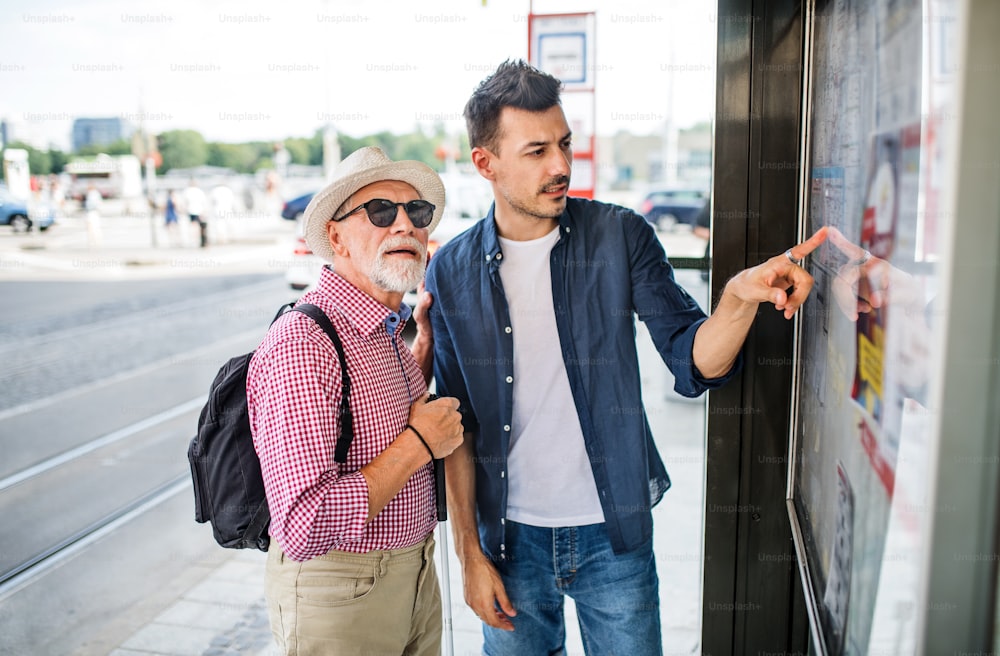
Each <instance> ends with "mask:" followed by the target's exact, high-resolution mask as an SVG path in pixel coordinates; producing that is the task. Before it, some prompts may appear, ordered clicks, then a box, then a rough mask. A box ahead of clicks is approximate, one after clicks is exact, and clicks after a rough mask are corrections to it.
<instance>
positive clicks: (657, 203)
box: [639, 189, 708, 230]
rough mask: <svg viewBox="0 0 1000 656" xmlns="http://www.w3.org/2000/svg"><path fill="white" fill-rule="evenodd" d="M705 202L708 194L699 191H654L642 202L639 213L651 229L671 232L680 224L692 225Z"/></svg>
mask: <svg viewBox="0 0 1000 656" xmlns="http://www.w3.org/2000/svg"><path fill="white" fill-rule="evenodd" d="M707 200H708V192H705V191H701V190H699V189H654V190H653V191H650V192H649V193H648V194H646V197H645V198H644V199H643V200H642V204H640V205H639V213H640V214H642V215H643V216H644V217H646V220H647V221H648V222H649V223H650V224H652V225H653V227H655V228H658V229H660V230H671V229H672V228H673V227H674V226H675V225H678V224H682V223H683V224H687V225H694V221H695V218H696V217H697V216H698V212H699V210H701V208H702V207H704V206H705V202H706V201H707Z"/></svg>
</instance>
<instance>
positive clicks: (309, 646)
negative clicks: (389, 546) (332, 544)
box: [265, 536, 441, 656]
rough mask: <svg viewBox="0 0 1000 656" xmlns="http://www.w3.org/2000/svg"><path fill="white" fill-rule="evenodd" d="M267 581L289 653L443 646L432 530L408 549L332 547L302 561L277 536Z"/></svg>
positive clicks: (419, 653) (420, 655)
mask: <svg viewBox="0 0 1000 656" xmlns="http://www.w3.org/2000/svg"><path fill="white" fill-rule="evenodd" d="M265 586H266V589H265V593H266V596H267V610H268V615H269V616H270V620H271V633H272V634H274V639H275V640H276V641H277V643H278V647H279V648H280V650H281V653H283V654H288V655H293V654H294V655H297V656H306V655H311V654H322V655H323V656H330V655H338V656H339V655H340V654H359V655H360V654H365V655H372V656H375V655H377V656H383V655H384V656H388V655H390V654H392V655H393V656H400V655H402V654H406V655H407V656H411V655H412V656H432V655H433V656H438V654H440V653H441V592H440V590H439V588H438V579H437V572H436V570H435V568H434V537H433V536H428V537H427V539H426V540H425V541H424V542H422V543H421V544H418V545H415V546H412V547H408V548H406V549H394V550H390V551H372V552H369V553H365V554H354V553H347V552H344V551H330V552H329V553H327V554H325V555H323V556H317V557H316V558H312V559H310V560H307V561H305V562H301V563H300V562H296V561H294V560H291V559H290V558H288V557H287V556H286V555H285V554H284V553H282V551H281V548H280V547H279V546H278V545H277V543H276V542H275V541H274V540H271V546H270V548H269V549H268V552H267V568H266V574H265Z"/></svg>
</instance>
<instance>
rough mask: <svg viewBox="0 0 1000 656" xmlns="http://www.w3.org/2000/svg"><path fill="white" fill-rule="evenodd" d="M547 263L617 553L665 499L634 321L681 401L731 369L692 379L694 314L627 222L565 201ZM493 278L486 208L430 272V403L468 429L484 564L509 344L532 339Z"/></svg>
mask: <svg viewBox="0 0 1000 656" xmlns="http://www.w3.org/2000/svg"><path fill="white" fill-rule="evenodd" d="M549 260H550V266H551V272H552V301H553V306H554V310H555V314H556V325H557V330H558V332H559V343H560V345H561V347H562V359H563V362H564V363H565V365H566V373H567V374H568V376H569V384H570V389H571V392H572V395H573V401H574V403H575V405H576V410H577V414H578V415H579V419H580V426H581V427H582V429H583V436H584V442H585V444H586V447H587V452H588V455H589V456H590V462H591V464H592V467H593V471H594V481H595V482H596V484H597V491H598V495H599V497H600V500H601V506H602V509H603V511H604V518H605V524H606V526H607V529H608V534H609V537H610V539H611V543H612V546H613V547H614V549H615V551H616V552H617V553H622V552H625V551H629V550H631V549H634V548H636V547H638V546H640V545H641V544H643V543H644V542H646V541H647V540H648V539H649V538H650V537H651V536H652V530H653V522H652V514H651V508H652V506H653V505H655V504H656V503H658V502H659V501H660V499H661V497H662V496H663V493H664V492H665V491H666V490H667V488H668V487H670V478H669V477H668V476H667V471H666V469H665V467H664V466H663V461H662V460H661V459H660V455H659V453H658V452H657V450H656V446H655V445H654V443H653V436H652V433H651V432H650V429H649V422H648V421H647V420H646V413H645V410H644V408H643V404H642V389H641V385H640V378H639V362H638V356H637V353H636V345H635V323H634V322H635V318H636V317H638V318H639V319H640V320H641V321H643V322H645V324H646V326H647V328H648V330H649V333H650V335H651V337H652V340H653V343H654V344H655V345H656V348H657V350H658V351H659V353H660V356H661V357H662V358H663V361H664V362H665V363H666V364H667V366H668V367H669V368H670V370H671V372H673V374H674V378H675V380H676V382H675V385H674V389H675V390H676V391H677V392H678V393H680V394H683V395H684V396H690V397H694V396H698V395H699V394H701V393H702V392H704V391H705V390H706V389H709V388H712V387H718V386H719V385H722V384H723V383H725V382H726V380H728V379H729V377H730V376H732V375H733V373H734V372H735V371H736V370H737V369H738V368H739V366H740V360H737V364H736V365H735V366H734V367H733V370H732V371H730V372H729V373H728V374H727V375H726V376H724V377H722V378H717V379H712V380H707V379H705V378H703V377H702V376H701V374H700V373H699V372H698V370H697V368H696V367H695V366H694V363H693V361H692V355H691V350H692V347H693V345H694V336H695V332H696V331H697V330H698V327H699V326H700V325H701V323H702V322H703V321H704V320H705V318H706V317H705V313H704V312H702V310H701V308H699V307H698V304H697V303H696V302H695V300H694V299H693V298H691V296H690V295H688V293H687V292H686V291H684V289H682V288H681V287H680V286H679V285H678V284H677V283H676V281H675V280H674V274H673V268H672V267H671V266H670V264H669V262H668V261H667V256H666V254H665V253H664V251H663V247H662V246H661V245H660V242H659V240H658V239H657V237H656V233H655V232H654V231H653V229H652V227H651V226H650V225H649V224H648V223H647V222H646V220H645V219H643V218H642V217H641V216H639V215H637V214H636V213H634V212H632V211H631V210H628V209H626V208H623V207H618V206H616V205H608V204H604V203H599V202H595V201H588V200H583V199H578V198H570V199H569V200H568V202H567V205H566V210H565V211H564V212H563V214H562V216H560V217H559V241H558V242H557V243H556V245H555V246H554V247H553V248H552V252H551V255H550V257H549ZM501 266H503V251H502V249H501V248H500V242H499V239H498V238H497V229H496V223H495V222H494V219H493V209H492V208H491V209H490V213H489V214H488V215H487V216H486V217H485V218H484V219H482V220H481V221H479V222H478V223H477V224H476V225H475V226H473V227H472V228H470V229H469V230H467V231H466V232H464V233H463V234H461V235H459V236H458V237H456V238H454V239H452V240H451V241H450V242H448V243H447V244H445V245H444V246H442V247H441V249H440V250H438V251H437V253H435V254H434V257H433V258H432V259H431V263H430V266H429V268H428V271H427V290H428V291H430V292H431V293H432V294H433V296H434V303H433V305H432V306H431V312H430V316H431V322H432V326H433V330H434V375H435V378H436V380H437V386H438V387H437V392H438V394H440V395H442V396H453V397H456V398H458V399H459V400H460V401H461V404H462V408H463V410H464V424H465V429H466V430H467V431H470V432H472V433H474V434H475V456H476V457H475V467H476V506H477V510H478V517H479V532H480V540H481V542H482V546H483V550H484V551H485V552H486V554H487V555H489V556H490V557H492V558H504V557H505V556H506V555H507V554H506V545H505V537H504V534H505V531H504V523H505V517H506V509H507V480H508V478H507V477H508V474H507V453H508V450H509V447H510V430H511V426H512V425H513V411H514V407H513V386H514V385H515V384H516V381H515V380H514V339H515V337H516V338H517V339H531V335H517V336H515V335H514V334H513V331H512V329H511V322H510V313H509V310H508V306H507V300H506V298H505V297H504V291H503V284H502V283H501V280H500V267H501ZM552 466H553V467H558V466H559V463H558V462H553V463H552Z"/></svg>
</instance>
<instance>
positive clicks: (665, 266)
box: [623, 213, 742, 397]
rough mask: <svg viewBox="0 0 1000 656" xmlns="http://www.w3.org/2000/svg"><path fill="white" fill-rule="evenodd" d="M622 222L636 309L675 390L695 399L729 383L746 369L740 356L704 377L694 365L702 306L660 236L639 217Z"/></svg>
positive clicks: (704, 317) (702, 318) (701, 321)
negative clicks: (729, 365)
mask: <svg viewBox="0 0 1000 656" xmlns="http://www.w3.org/2000/svg"><path fill="white" fill-rule="evenodd" d="M629 215H630V216H627V217H626V218H625V220H624V222H623V223H624V226H625V230H626V233H627V237H626V240H625V241H626V244H628V245H629V248H630V253H629V256H630V258H631V267H630V270H631V275H632V301H633V310H634V311H635V313H636V316H637V317H638V318H639V320H640V321H642V322H644V323H645V324H646V326H647V328H648V329H649V334H650V337H651V338H652V340H653V343H654V344H655V345H656V349H657V351H658V352H659V353H660V357H662V358H663V362H664V363H665V364H666V365H667V367H669V368H670V371H671V373H672V374H673V375H674V381H675V382H674V390H675V391H676V392H677V393H678V394H681V395H682V396H688V397H696V396H698V395H699V394H701V393H702V392H704V391H705V390H707V389H714V388H717V387H720V386H722V385H723V384H725V383H726V381H728V380H729V379H730V378H731V377H732V376H733V375H734V374H735V373H736V372H737V371H739V369H740V367H741V366H742V355H740V356H739V357H738V358H737V360H736V362H735V364H734V365H733V367H732V368H731V369H730V370H729V372H727V373H726V374H725V375H723V376H720V377H719V378H705V377H703V376H702V375H701V372H699V371H698V368H697V367H696V366H695V364H694V355H693V351H694V338H695V335H696V334H697V332H698V329H699V328H700V327H701V324H702V323H704V321H705V319H706V315H705V313H704V312H703V311H702V309H701V308H700V307H699V306H698V303H697V302H696V301H695V300H694V299H693V298H692V297H691V295H690V294H688V293H687V291H685V290H684V288H683V287H681V286H680V285H678V284H677V282H676V280H675V279H674V270H673V267H672V266H670V262H669V261H668V260H667V255H666V252H665V251H664V250H663V246H662V245H661V244H660V241H659V239H657V238H656V233H655V232H654V231H653V229H652V228H651V227H650V226H649V225H648V224H647V223H646V221H645V220H644V219H642V218H641V217H639V216H637V215H634V214H631V213H629Z"/></svg>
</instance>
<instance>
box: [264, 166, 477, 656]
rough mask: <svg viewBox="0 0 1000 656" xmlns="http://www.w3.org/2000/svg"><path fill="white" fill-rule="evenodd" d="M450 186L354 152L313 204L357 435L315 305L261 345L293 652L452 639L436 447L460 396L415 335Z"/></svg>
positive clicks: (276, 541)
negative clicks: (348, 426)
mask: <svg viewBox="0 0 1000 656" xmlns="http://www.w3.org/2000/svg"><path fill="white" fill-rule="evenodd" d="M443 208H444V185H443V184H442V183H441V180H440V178H439V177H438V176H437V174H436V173H435V172H434V171H433V170H432V169H431V168H430V167H428V166H426V165H425V164H422V163H419V162H410V161H402V162H393V161H392V160H390V159H389V158H388V157H386V156H385V154H384V153H383V152H382V151H381V150H379V149H377V148H362V149H361V150H358V151H356V152H354V153H352V154H351V155H350V156H349V157H348V158H347V159H345V160H344V161H343V162H342V163H341V164H340V166H339V167H338V168H337V171H336V173H335V176H334V179H333V181H332V182H331V183H330V184H329V185H328V186H327V187H326V188H324V189H323V190H322V191H320V192H319V193H318V194H316V196H315V197H314V198H313V200H312V202H311V203H310V204H309V206H308V207H307V208H306V211H305V217H304V221H305V235H306V241H307V242H308V244H309V246H310V248H312V250H313V252H314V253H316V254H317V255H319V256H320V257H322V258H323V259H324V260H326V261H327V262H330V263H334V264H335V267H336V271H334V269H333V268H331V267H330V266H325V267H324V268H323V270H322V273H321V274H320V279H319V282H318V285H317V288H316V290H315V291H313V292H309V293H307V294H305V295H304V296H303V297H302V299H301V301H300V302H302V303H312V304H314V305H316V306H318V307H319V308H320V309H322V310H323V311H324V312H325V313H326V315H327V316H328V317H329V318H330V321H331V322H332V323H333V325H334V327H335V328H336V330H337V333H338V335H339V336H340V339H341V341H342V342H343V345H344V350H345V353H346V356H347V363H348V365H347V366H348V372H349V374H350V381H351V388H350V390H351V391H350V397H349V400H350V405H351V411H352V413H353V416H354V422H353V426H354V440H353V442H352V443H351V447H350V450H349V451H348V456H347V462H346V464H344V465H338V464H337V463H336V462H334V459H333V454H334V450H335V447H336V443H337V440H338V439H339V437H340V435H341V429H342V427H341V425H340V416H339V414H338V408H339V405H340V397H341V371H340V364H339V361H338V359H337V355H336V351H335V350H334V347H333V344H332V343H331V341H330V339H329V338H328V337H327V335H326V334H325V333H324V332H323V330H322V329H321V328H320V327H319V326H318V325H317V324H316V323H315V322H314V321H313V320H312V319H310V318H308V317H306V316H305V315H303V314H301V313H298V312H289V313H287V314H285V315H284V316H282V317H281V318H280V319H278V321H277V322H275V324H274V326H273V327H272V328H271V330H270V331H269V332H268V334H267V336H266V337H265V338H264V341H263V342H262V343H261V345H260V347H259V348H258V349H257V351H256V352H255V354H254V357H253V359H252V361H251V363H250V369H249V372H248V375H247V402H248V405H249V410H250V423H251V427H252V430H253V436H254V446H255V448H256V450H257V454H258V455H259V457H260V463H261V470H262V473H263V476H264V488H265V491H266V493H267V501H268V505H269V507H270V510H271V526H270V535H271V538H272V540H271V546H270V549H269V551H268V559H267V573H266V582H267V583H266V585H267V590H266V592H267V599H268V611H269V614H270V618H271V629H272V632H273V633H274V636H275V639H276V640H277V642H278V645H279V646H280V647H281V649H282V653H286V654H334V653H336V654H402V653H406V654H422V655H428V656H429V655H431V654H434V655H435V656H436V655H437V654H438V653H439V651H440V645H441V629H442V626H441V599H440V591H439V589H438V583H437V576H436V574H435V571H434V561H433V545H434V542H433V537H432V533H433V531H434V528H435V526H436V521H437V520H436V515H435V498H434V486H433V480H432V472H431V465H430V463H431V459H432V457H436V458H443V457H444V456H446V455H448V454H449V453H451V452H452V450H454V449H455V448H456V447H457V446H458V445H459V444H460V443H461V441H462V430H461V419H460V415H459V413H458V402H457V401H456V400H455V399H438V400H436V401H432V402H427V385H426V384H425V382H424V377H423V375H422V374H421V372H420V369H419V368H418V366H417V363H416V362H415V360H414V358H413V355H412V354H411V353H410V351H409V350H408V349H407V348H406V345H405V343H404V342H403V339H402V330H403V324H404V323H405V322H406V320H407V319H408V318H409V317H410V308H408V307H407V306H406V305H405V304H403V303H402V299H403V294H404V293H405V292H406V291H408V290H410V289H413V288H414V287H416V286H417V285H418V284H419V283H420V281H421V280H422V279H423V274H424V267H425V265H426V261H427V236H428V234H429V233H430V232H431V231H432V230H434V227H435V226H436V225H437V223H438V221H439V220H440V219H441V213H442V210H443Z"/></svg>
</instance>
